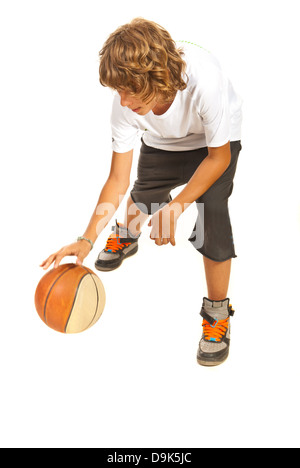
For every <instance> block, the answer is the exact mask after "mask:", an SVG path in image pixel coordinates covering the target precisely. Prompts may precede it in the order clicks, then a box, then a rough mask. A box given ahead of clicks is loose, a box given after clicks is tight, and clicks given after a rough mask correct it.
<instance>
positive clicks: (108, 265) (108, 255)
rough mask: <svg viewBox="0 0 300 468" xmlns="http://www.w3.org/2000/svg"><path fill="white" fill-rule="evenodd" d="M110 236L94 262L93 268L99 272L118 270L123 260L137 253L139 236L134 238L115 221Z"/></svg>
mask: <svg viewBox="0 0 300 468" xmlns="http://www.w3.org/2000/svg"><path fill="white" fill-rule="evenodd" d="M112 229H113V231H114V232H112V234H111V235H110V236H109V238H108V239H107V243H106V247H105V249H103V250H102V251H101V252H100V253H99V255H98V258H97V260H96V262H95V268H96V269H97V270H100V271H111V270H115V269H116V268H118V267H119V266H120V265H121V263H122V262H123V260H124V259H125V258H128V257H131V255H134V254H135V253H136V252H137V251H138V239H139V237H140V235H141V234H139V235H138V236H136V237H134V236H133V235H132V234H131V232H130V231H129V230H128V229H127V228H126V227H125V226H124V225H123V224H121V223H118V222H117V220H116V225H115V226H113V228H112Z"/></svg>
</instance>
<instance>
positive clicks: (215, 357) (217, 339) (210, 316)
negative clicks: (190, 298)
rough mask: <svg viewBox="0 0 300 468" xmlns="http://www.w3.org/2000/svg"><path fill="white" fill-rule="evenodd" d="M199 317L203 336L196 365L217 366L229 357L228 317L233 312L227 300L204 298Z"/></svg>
mask: <svg viewBox="0 0 300 468" xmlns="http://www.w3.org/2000/svg"><path fill="white" fill-rule="evenodd" d="M200 315H201V316H202V317H203V323H202V326H203V335H202V339H201V341H200V343H199V348H198V353H197V361H198V364H200V365H201V366H218V365H219V364H222V363H223V362H224V361H225V360H226V359H227V358H228V355H229V347H230V317H232V316H233V315H234V310H233V309H232V306H231V305H230V304H229V299H225V300H224V301H210V300H209V299H207V298H206V297H205V298H204V299H203V306H202V310H201V312H200Z"/></svg>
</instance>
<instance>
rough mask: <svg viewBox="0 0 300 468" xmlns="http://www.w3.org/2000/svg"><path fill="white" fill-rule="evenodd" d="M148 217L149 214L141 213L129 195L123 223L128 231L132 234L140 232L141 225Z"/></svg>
mask: <svg viewBox="0 0 300 468" xmlns="http://www.w3.org/2000/svg"><path fill="white" fill-rule="evenodd" d="M148 217H149V215H148V214H145V213H143V212H142V211H141V210H140V209H139V208H138V207H137V205H136V204H135V203H134V201H133V200H132V198H131V196H129V198H128V200H127V208H126V213H125V220H124V225H125V226H126V227H127V228H128V229H129V231H130V233H131V234H133V235H134V236H137V235H138V234H140V232H141V229H142V226H143V224H144V223H145V221H146V220H147V218H148Z"/></svg>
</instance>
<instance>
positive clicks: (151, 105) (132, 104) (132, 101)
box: [118, 91, 157, 115]
mask: <svg viewBox="0 0 300 468" xmlns="http://www.w3.org/2000/svg"><path fill="white" fill-rule="evenodd" d="M118 93H119V95H120V98H121V105H122V106H123V107H128V108H129V109H130V110H132V111H133V112H136V113H137V114H139V115H146V114H148V113H149V112H150V111H154V110H155V107H156V106H157V100H156V98H154V99H152V101H150V102H148V103H145V102H144V101H141V100H140V99H138V98H137V97H136V96H135V95H134V94H132V93H130V92H129V91H118Z"/></svg>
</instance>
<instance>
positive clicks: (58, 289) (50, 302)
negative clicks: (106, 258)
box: [35, 263, 105, 333]
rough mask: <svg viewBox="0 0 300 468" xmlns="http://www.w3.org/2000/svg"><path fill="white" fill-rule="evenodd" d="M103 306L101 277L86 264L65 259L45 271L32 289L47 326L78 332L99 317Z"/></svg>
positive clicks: (91, 324)
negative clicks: (65, 260)
mask: <svg viewBox="0 0 300 468" xmlns="http://www.w3.org/2000/svg"><path fill="white" fill-rule="evenodd" d="M104 306H105V290H104V287H103V284H102V282H101V280H100V279H99V278H98V276H97V275H96V274H95V273H94V272H93V271H92V270H90V269H89V268H87V267H84V266H79V265H75V264H74V263H68V264H65V265H60V266H58V267H57V268H54V269H52V270H50V271H48V272H47V273H46V274H45V275H44V276H43V277H42V279H41V280H40V282H39V284H38V286H37V288H36V291H35V307H36V310H37V312H38V314H39V316H40V317H41V319H42V320H43V322H45V324H46V325H48V327H50V328H53V329H54V330H56V331H59V332H61V333H80V332H82V331H84V330H86V329H87V328H90V327H92V326H93V325H95V323H96V322H97V321H98V320H99V318H100V317H101V315H102V312H103V309H104Z"/></svg>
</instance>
